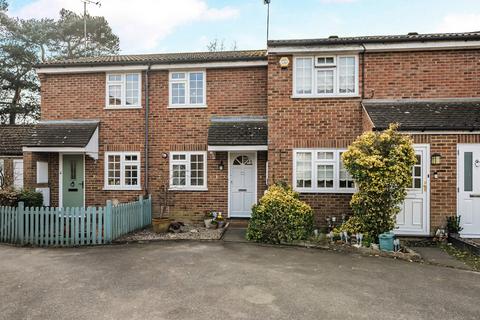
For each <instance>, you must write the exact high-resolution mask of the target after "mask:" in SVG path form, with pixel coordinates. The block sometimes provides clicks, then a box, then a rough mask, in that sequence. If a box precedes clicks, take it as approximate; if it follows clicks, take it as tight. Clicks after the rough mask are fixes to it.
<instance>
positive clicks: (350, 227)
mask: <svg viewBox="0 0 480 320" xmlns="http://www.w3.org/2000/svg"><path fill="white" fill-rule="evenodd" d="M344 231H346V232H348V233H349V234H356V233H363V232H365V226H364V225H363V223H362V220H360V218H359V217H357V216H351V217H350V218H348V220H347V221H345V222H344V223H342V225H340V226H339V227H338V228H335V230H334V232H337V233H340V232H344Z"/></svg>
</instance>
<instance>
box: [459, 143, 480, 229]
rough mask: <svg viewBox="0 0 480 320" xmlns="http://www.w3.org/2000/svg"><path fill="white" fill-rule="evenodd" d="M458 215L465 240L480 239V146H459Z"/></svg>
mask: <svg viewBox="0 0 480 320" xmlns="http://www.w3.org/2000/svg"><path fill="white" fill-rule="evenodd" d="M457 149H458V150H457V192H458V193H457V194H458V196H457V215H458V216H460V223H461V226H462V227H463V230H462V231H461V232H460V235H461V236H462V237H465V238H480V144H459V145H458V146H457Z"/></svg>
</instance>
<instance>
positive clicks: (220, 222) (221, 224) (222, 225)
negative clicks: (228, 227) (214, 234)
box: [217, 221, 225, 228]
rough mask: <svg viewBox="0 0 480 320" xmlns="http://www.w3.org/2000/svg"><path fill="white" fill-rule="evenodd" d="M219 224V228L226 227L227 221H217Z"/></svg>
mask: <svg viewBox="0 0 480 320" xmlns="http://www.w3.org/2000/svg"><path fill="white" fill-rule="evenodd" d="M217 224H218V227H219V228H223V227H225V221H217Z"/></svg>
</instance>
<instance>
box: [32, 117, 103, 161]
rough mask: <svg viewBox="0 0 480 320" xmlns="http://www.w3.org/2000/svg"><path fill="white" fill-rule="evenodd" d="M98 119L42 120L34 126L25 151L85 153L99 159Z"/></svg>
mask: <svg viewBox="0 0 480 320" xmlns="http://www.w3.org/2000/svg"><path fill="white" fill-rule="evenodd" d="M98 124H99V121H97V120H67V121H42V122H39V123H38V124H36V125H34V126H33V129H32V131H31V134H30V136H29V137H28V138H26V139H25V141H24V144H23V151H28V152H59V153H85V154H87V155H88V156H90V157H92V158H93V159H95V160H97V159H98Z"/></svg>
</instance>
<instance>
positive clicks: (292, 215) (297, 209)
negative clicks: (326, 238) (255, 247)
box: [247, 185, 313, 243]
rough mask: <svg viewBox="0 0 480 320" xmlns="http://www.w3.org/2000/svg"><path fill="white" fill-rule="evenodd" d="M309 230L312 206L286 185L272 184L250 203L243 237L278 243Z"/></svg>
mask: <svg viewBox="0 0 480 320" xmlns="http://www.w3.org/2000/svg"><path fill="white" fill-rule="evenodd" d="M312 231H313V210H312V208H311V207H310V206H309V205H308V204H306V203H305V202H303V201H301V200H300V199H299V198H298V193H296V192H294V191H293V190H292V189H291V188H290V187H285V186H281V185H273V186H271V187H270V188H268V191H267V192H266V193H265V195H264V196H263V197H262V199H260V202H259V203H258V204H256V205H254V206H253V209H252V218H251V219H250V223H249V225H248V229H247V239H248V240H253V241H256V242H266V243H282V242H292V241H294V240H304V239H307V238H308V237H309V236H310V235H311V234H312Z"/></svg>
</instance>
